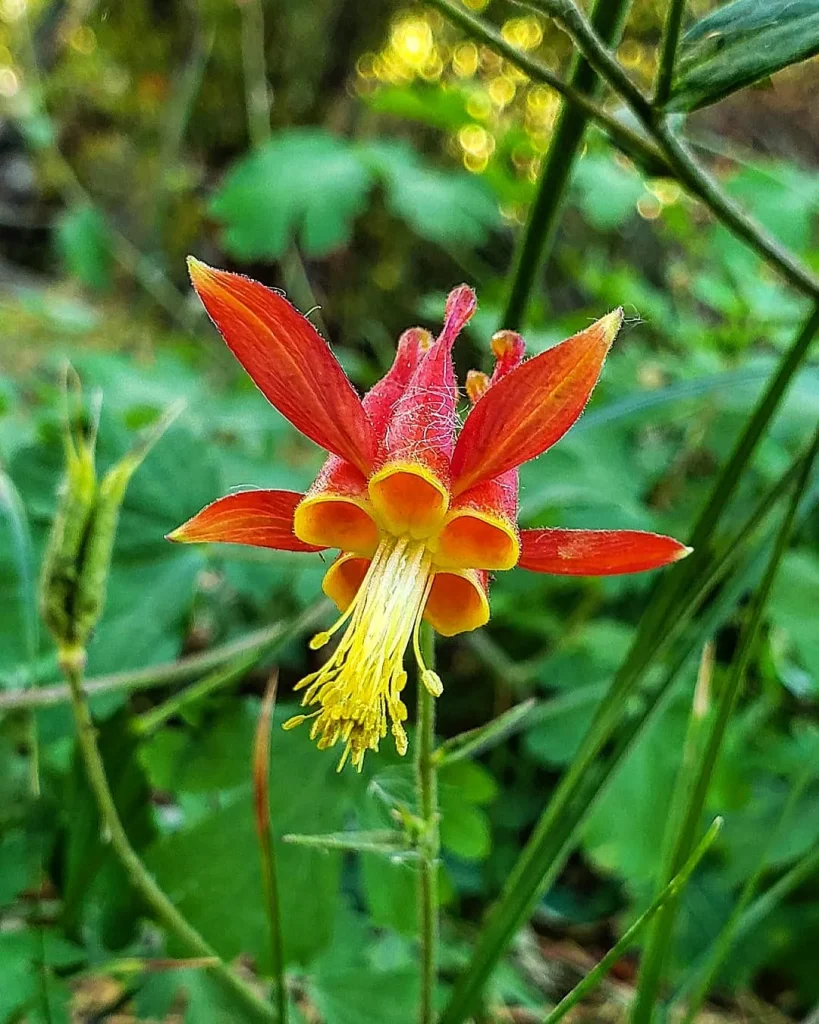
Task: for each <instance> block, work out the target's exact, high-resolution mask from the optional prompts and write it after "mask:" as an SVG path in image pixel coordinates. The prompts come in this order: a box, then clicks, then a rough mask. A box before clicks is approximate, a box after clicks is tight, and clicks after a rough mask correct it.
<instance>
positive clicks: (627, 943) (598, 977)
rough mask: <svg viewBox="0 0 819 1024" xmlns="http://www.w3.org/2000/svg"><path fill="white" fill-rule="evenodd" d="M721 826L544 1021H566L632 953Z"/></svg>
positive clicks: (552, 1023)
mask: <svg viewBox="0 0 819 1024" xmlns="http://www.w3.org/2000/svg"><path fill="white" fill-rule="evenodd" d="M721 828H722V818H715V819H714V821H713V822H712V824H711V827H710V828H709V829H708V831H707V832H706V833H705V835H704V836H703V837H702V839H701V840H700V843H699V845H698V846H697V848H696V849H695V850H694V852H693V853H692V854H691V856H690V857H689V858H688V860H687V861H686V862H685V864H684V865H683V867H682V868H681V869H680V871H679V873H678V874H676V875H675V876H674V878H672V879H671V881H670V882H669V883H668V885H666V887H665V888H664V889H663V891H662V892H661V893H660V894H659V895H658V896H657V898H656V899H655V900H654V902H653V903H652V904H651V906H649V907H648V908H646V910H644V911H643V913H642V914H640V916H639V917H638V918H637V920H636V921H635V922H634V923H633V924H632V925H631V927H629V928H628V929H627V930H626V931H625V932H623V934H622V935H621V936H620V938H619V939H618V941H617V942H616V943H615V944H614V945H613V946H612V948H611V949H610V950H609V952H608V953H607V954H606V955H605V956H604V957H603V959H602V960H601V961H600V963H599V964H597V965H596V966H595V967H594V968H593V969H592V970H591V971H589V973H588V974H587V975H586V977H585V978H583V980H582V981H581V982H580V983H579V984H577V985H575V987H574V988H573V989H572V990H571V992H569V993H568V994H567V995H565V996H564V997H563V999H561V1000H560V1002H559V1003H558V1004H557V1006H556V1007H555V1008H554V1009H553V1010H552V1011H551V1013H549V1014H548V1016H547V1017H545V1018H544V1020H543V1024H557V1022H558V1021H559V1020H562V1019H563V1018H564V1017H565V1016H566V1014H567V1013H568V1012H569V1011H570V1010H572V1009H574V1007H575V1006H577V1004H578V1003H579V1002H580V1000H581V999H583V998H584V997H585V996H586V995H588V993H589V992H591V991H592V989H594V988H595V987H596V986H597V985H598V984H599V983H600V982H601V981H602V980H603V978H605V976H606V975H607V974H608V973H609V971H610V970H611V969H612V967H614V965H615V964H616V963H617V961H618V960H619V959H620V958H621V957H622V956H623V954H624V953H626V952H628V950H629V949H630V948H631V947H632V946H633V945H634V943H635V941H636V940H637V939H638V938H639V936H640V934H641V932H642V931H643V929H644V928H645V926H646V925H647V924H648V923H649V922H650V921H651V920H652V918H653V917H654V916H655V914H656V913H657V912H658V911H659V910H660V909H661V908H662V907H664V906H665V904H666V903H667V902H668V900H670V899H676V897H677V896H678V895H679V893H680V892H681V891H682V889H683V888H684V887H685V885H686V883H687V882H688V879H689V878H690V877H691V875H692V874H693V873H694V870H695V869H696V867H697V865H698V864H699V862H700V861H701V860H702V858H703V857H704V856H705V854H706V853H707V852H708V850H709V849H710V848H711V846H712V845H713V843H714V840H715V839H716V838H717V836H718V835H719V833H720V829H721Z"/></svg>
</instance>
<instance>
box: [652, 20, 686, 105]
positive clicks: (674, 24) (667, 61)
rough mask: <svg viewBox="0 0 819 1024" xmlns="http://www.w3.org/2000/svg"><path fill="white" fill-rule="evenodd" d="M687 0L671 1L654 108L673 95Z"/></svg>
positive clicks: (664, 28) (661, 52)
mask: <svg viewBox="0 0 819 1024" xmlns="http://www.w3.org/2000/svg"><path fill="white" fill-rule="evenodd" d="M684 9H685V0H670V3H669V5H668V11H667V13H666V17H665V26H664V27H663V43H662V50H661V51H660V64H659V67H658V69H657V84H656V86H655V88H654V106H655V107H662V106H665V104H666V103H667V102H668V98H669V96H670V95H671V85H672V82H673V81H674V64H675V63H676V60H677V45H678V43H679V41H680V29H681V28H682V19H683V11H684Z"/></svg>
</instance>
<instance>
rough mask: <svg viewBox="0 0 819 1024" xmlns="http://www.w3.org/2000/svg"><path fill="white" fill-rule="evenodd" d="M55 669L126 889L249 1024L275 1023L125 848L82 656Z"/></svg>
mask: <svg viewBox="0 0 819 1024" xmlns="http://www.w3.org/2000/svg"><path fill="white" fill-rule="evenodd" d="M60 665H61V668H62V670H63V673H64V675H65V678H66V681H67V682H68V685H69V687H70V690H71V706H72V710H73V712H74V721H75V723H76V727H77V742H78V744H79V747H80V753H81V755H82V759H83V763H84V765H85V770H86V774H87V775H88V781H89V783H90V785H91V790H92V792H93V794H94V799H95V801H96V804H97V809H98V811H99V815H100V821H101V823H102V827H103V831H104V834H105V835H106V836H107V838H108V840H109V841H110V843H111V846H112V847H113V850H114V853H115V854H116V855H117V857H118V858H119V861H120V863H121V864H122V866H123V868H124V869H125V872H126V874H127V875H128V878H129V879H130V881H131V884H132V885H133V886H134V888H135V889H136V890H137V892H138V893H139V894H140V895H141V896H142V898H143V899H144V900H145V902H146V903H147V904H148V905H149V906H150V907H151V908H152V909H153V911H154V912H155V913H156V916H157V917H158V918H159V920H160V921H161V922H162V923H163V924H164V925H165V927H166V928H167V929H168V930H169V931H171V932H173V933H174V935H176V937H177V938H178V939H179V941H180V942H181V943H182V944H183V945H184V946H185V949H186V951H187V953H188V954H189V955H191V956H195V957H208V958H214V959H215V961H216V962H215V963H214V965H213V967H211V970H212V971H213V973H214V974H215V975H216V976H217V977H218V978H219V980H220V981H221V982H222V983H223V984H224V986H225V987H226V988H227V989H229V990H230V991H231V992H232V993H233V995H234V996H236V998H237V999H238V1000H240V1001H241V1002H242V1004H243V1005H244V1006H245V1008H246V1009H247V1010H248V1011H249V1014H250V1016H251V1017H252V1019H254V1020H264V1021H275V1020H276V1019H277V1018H276V1015H275V1014H274V1012H273V1009H272V1008H271V1007H270V1006H268V1005H267V1003H265V1002H264V1001H263V1000H262V999H261V998H260V997H259V996H257V995H256V993H255V992H254V991H253V989H252V988H250V986H249V985H246V984H245V983H244V982H243V981H242V980H241V979H240V978H239V977H238V976H237V975H236V974H234V973H233V971H231V970H230V968H229V967H228V966H227V964H225V963H224V962H223V961H222V960H221V959H220V958H219V957H218V955H217V953H216V952H215V950H214V949H213V948H212V947H211V946H210V945H209V944H208V943H207V942H206V941H205V939H203V938H202V936H201V935H200V934H199V932H197V931H196V929H195V928H194V927H193V926H192V925H191V924H189V923H188V921H186V920H185V918H184V917H183V916H182V915H181V914H180V913H179V911H178V910H177V909H176V907H175V906H174V905H173V903H171V901H170V900H169V899H168V897H167V896H166V895H165V893H164V892H163V891H162V889H160V887H159V886H158V885H157V883H156V882H155V881H154V879H153V878H152V877H151V875H150V874H149V873H148V869H147V868H146V867H145V865H144V864H143V863H142V861H141V859H140V857H139V855H138V854H137V852H136V851H135V850H134V848H133V846H131V842H130V840H129V839H128V836H127V835H126V832H125V829H124V827H123V825H122V821H121V819H120V816H119V813H118V812H117V808H116V805H115V804H114V798H113V796H112V795H111V788H110V786H109V785H108V778H107V776H106V774H105V766H104V765H103V762H102V756H101V755H100V750H99V746H98V744H97V737H96V731H95V729H94V723H93V720H92V718H91V712H90V710H89V707H88V700H87V698H86V695H85V692H84V691H83V685H82V677H83V667H84V665H85V651H84V650H82V649H81V648H77V647H66V648H63V649H62V650H61V651H60Z"/></svg>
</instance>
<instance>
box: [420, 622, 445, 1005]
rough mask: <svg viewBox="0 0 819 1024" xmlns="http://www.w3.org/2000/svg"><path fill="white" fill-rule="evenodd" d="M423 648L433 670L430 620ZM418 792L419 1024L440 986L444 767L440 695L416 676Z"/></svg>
mask: <svg viewBox="0 0 819 1024" xmlns="http://www.w3.org/2000/svg"><path fill="white" fill-rule="evenodd" d="M421 651H422V653H423V656H424V662H425V663H426V666H427V670H428V671H431V670H433V669H434V668H435V634H434V633H433V631H432V627H431V626H430V625H429V624H428V623H424V624H423V626H422V627H421ZM416 699H417V701H418V708H417V711H416V722H417V725H416V730H415V766H414V767H415V795H416V804H417V808H418V815H419V817H420V819H421V822H422V832H421V834H420V836H419V844H418V852H419V854H420V864H419V868H418V933H419V938H420V942H421V999H420V1001H419V1004H418V1024H433V1021H434V1020H435V992H436V988H437V985H438V943H439V930H440V922H439V919H438V906H439V898H438V857H439V855H440V847H441V837H440V826H439V820H438V819H439V814H438V771H437V766H436V764H435V760H434V753H435V699H436V698H435V697H433V696H432V694H431V693H430V692H429V690H428V689H427V687H426V686H425V684H424V683H423V682H422V677H421V672H420V670H419V672H418V677H417V682H416Z"/></svg>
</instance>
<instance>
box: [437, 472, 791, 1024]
mask: <svg viewBox="0 0 819 1024" xmlns="http://www.w3.org/2000/svg"><path fill="white" fill-rule="evenodd" d="M802 465H803V459H802V458H800V459H798V460H796V461H795V463H794V465H793V466H792V467H791V468H790V469H789V470H788V471H787V472H786V473H785V474H783V476H782V477H781V478H780V480H779V481H777V483H776V484H775V485H774V487H772V488H771V489H770V491H769V492H768V493H767V494H766V495H765V496H764V497H763V499H762V500H761V501H759V502H758V503H757V505H756V507H755V509H754V510H753V512H752V513H751V515H750V516H749V517H748V519H747V520H746V522H745V523H744V524H743V527H742V528H741V530H740V531H739V533H738V534H737V536H736V537H735V538H734V540H733V541H732V543H731V544H730V545H726V546H725V549H724V552H723V554H722V556H721V557H720V558H718V559H717V560H716V561H715V563H714V564H713V566H712V567H711V568H710V569H709V570H708V572H707V573H706V575H705V577H704V579H703V580H702V581H700V582H699V585H698V586H697V587H694V586H691V587H689V588H687V589H685V590H682V591H681V592H680V597H681V599H680V601H679V607H677V608H676V609H675V611H674V614H667V615H666V616H665V617H664V618H662V619H660V621H659V622H658V623H657V624H656V626H655V628H654V630H653V632H652V631H648V640H647V641H644V643H647V642H648V641H650V643H651V646H650V650H649V652H648V656H646V652H645V651H644V650H643V649H642V648H641V646H640V644H638V643H637V642H636V641H635V644H634V645H633V646H632V650H631V652H630V655H629V657H628V658H627V659H626V662H625V663H624V665H623V666H622V667H621V669H620V670H619V671H618V673H617V675H616V676H615V680H614V682H613V683H612V686H611V688H610V689H609V691H608V694H607V696H606V698H604V701H603V702H602V704H601V708H600V709H599V710H598V712H597V714H596V715H595V718H594V720H593V722H592V725H591V726H590V729H589V731H588V732H587V734H586V736H585V737H584V740H583V742H582V743H581V746H580V749H579V750H578V752H577V754H576V756H575V758H574V760H573V762H572V764H571V765H570V766H569V769H568V771H567V772H566V774H565V775H564V776H563V778H562V779H561V781H560V783H559V784H558V787H557V789H556V790H555V792H554V793H553V795H552V799H551V801H550V802H549V804H548V805H547V807H546V809H545V811H544V812H543V814H542V815H541V818H540V820H539V821H538V823H537V825H536V827H535V829H534V831H533V834H532V836H531V838H530V839H529V841H528V843H527V844H526V846H525V847H524V849H523V851H522V853H521V854H520V856H519V858H518V861H517V863H516V864H515V866H514V867H513V870H512V872H511V874H510V876H509V878H508V880H507V883H506V885H505V886H504V888H503V891H502V893H501V896H500V898H499V900H498V902H497V903H496V904H495V906H494V907H493V908H492V910H491V911H490V914H489V916H488V918H487V921H486V925H485V927H484V929H483V931H482V932H481V935H480V936H479V940H478V943H477V945H476V947H475V950H474V952H473V956H472V960H471V962H470V964H469V966H468V967H467V969H466V971H464V972H463V973H462V974H461V975H460V977H459V978H458V979H457V981H456V983H455V986H454V988H453V991H452V995H451V997H450V1001H449V1003H448V1005H447V1007H446V1009H445V1010H444V1013H443V1016H442V1018H441V1024H460V1022H461V1021H463V1020H464V1019H465V1016H466V1015H467V1014H468V1013H469V1012H470V1010H471V1008H472V1007H473V1006H474V1004H475V1002H476V1001H477V998H478V996H479V993H480V991H481V989H482V987H483V984H484V982H485V980H486V978H487V977H488V976H489V973H490V972H491V971H492V969H493V968H494V965H495V964H496V963H497V961H498V960H499V959H500V957H501V956H502V955H503V951H504V949H505V948H506V946H507V945H508V943H509V942H510V941H511V939H512V937H513V936H514V934H515V932H516V931H517V929H518V928H519V927H520V925H521V924H522V923H523V921H524V920H526V918H527V917H528V916H529V914H530V913H531V910H532V908H533V906H534V904H535V902H536V901H537V899H538V896H539V894H540V893H541V892H542V891H543V890H544V889H546V888H547V887H548V886H549V885H550V884H551V882H552V881H553V880H554V877H555V876H556V874H557V873H558V872H559V870H560V868H561V866H562V858H563V857H564V856H565V855H566V854H567V848H568V847H569V845H570V843H571V839H572V836H573V835H574V833H575V832H576V830H577V828H578V826H579V824H580V822H581V821H582V820H583V818H584V816H585V814H586V813H587V812H588V809H589V804H590V801H591V800H592V799H593V797H594V794H595V793H596V792H599V790H600V786H601V774H602V773H601V772H600V771H599V770H597V769H596V767H595V762H596V759H597V756H598V754H599V752H600V751H601V750H602V748H603V746H604V745H605V743H606V742H608V741H609V739H610V738H611V737H612V735H613V734H614V730H615V727H616V725H617V723H618V721H619V717H620V714H621V707H620V705H621V704H623V703H624V702H625V698H626V696H627V695H628V694H629V693H631V692H632V691H633V689H634V688H635V687H636V685H637V683H638V682H639V680H640V679H641V678H642V675H643V673H644V670H645V668H646V667H647V666H648V665H649V664H650V662H651V660H652V658H657V657H658V656H659V654H660V653H663V652H664V651H665V650H667V648H668V647H669V646H670V644H671V642H672V640H674V638H675V637H677V636H679V634H680V633H681V631H682V629H683V628H684V626H685V624H686V623H687V622H688V621H690V619H691V617H692V616H693V614H694V612H695V610H696V608H697V607H699V605H700V604H701V603H702V601H703V600H704V599H705V597H706V596H707V594H708V593H709V592H710V591H711V589H712V588H713V586H714V585H715V584H716V583H717V582H718V581H719V580H720V579H721V578H722V577H723V576H724V575H725V574H726V573H727V572H728V571H729V569H730V568H731V566H732V565H734V564H735V563H736V561H737V559H738V558H739V557H740V554H741V553H742V552H743V551H744V549H745V547H746V545H747V544H748V543H749V541H750V539H751V538H752V537H753V536H754V535H755V533H756V530H757V529H758V527H759V526H760V524H761V523H762V522H764V519H765V516H766V514H767V512H768V510H769V509H770V508H771V507H773V505H774V504H775V503H776V502H777V501H778V500H779V498H780V497H781V496H782V494H783V493H784V491H785V489H786V488H787V486H788V485H789V483H790V482H791V481H792V479H793V478H794V475H795V472H797V471H798V470H797V467H800V468H801V466H802ZM683 564H684V563H683ZM645 619H646V616H644V619H643V621H645ZM639 636H640V631H639V630H638V639H639ZM658 699H659V698H658ZM656 705H657V701H656V700H655V701H654V702H653V703H651V704H650V705H649V707H648V708H647V709H646V710H645V711H644V712H643V715H642V716H641V717H639V718H637V719H636V720H635V721H633V722H631V723H630V725H629V727H628V728H627V729H626V731H625V735H624V739H623V742H622V743H621V744H620V746H619V748H618V750H619V755H618V757H617V758H616V759H615V762H614V764H612V765H611V766H610V768H609V774H611V773H612V772H613V771H614V769H615V768H616V764H617V763H618V762H619V760H620V759H621V758H622V756H624V754H625V751H626V750H627V749H629V747H630V744H631V743H633V742H634V739H635V738H636V736H637V735H638V733H639V730H640V727H641V725H642V724H643V723H644V722H645V721H646V720H647V718H648V716H649V715H650V714H651V712H652V709H653V708H654V707H656Z"/></svg>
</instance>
